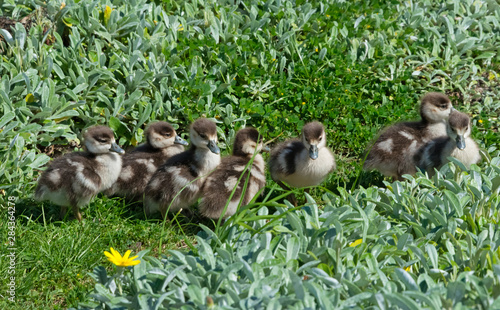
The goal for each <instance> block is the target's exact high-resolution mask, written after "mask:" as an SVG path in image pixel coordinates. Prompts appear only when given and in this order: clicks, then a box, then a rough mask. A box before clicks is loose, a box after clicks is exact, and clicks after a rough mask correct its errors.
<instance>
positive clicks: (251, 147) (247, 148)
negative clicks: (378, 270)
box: [242, 143, 255, 154]
mask: <svg viewBox="0 0 500 310" xmlns="http://www.w3.org/2000/svg"><path fill="white" fill-rule="evenodd" d="M242 151H243V153H245V154H253V153H255V143H245V144H243V147H242Z"/></svg>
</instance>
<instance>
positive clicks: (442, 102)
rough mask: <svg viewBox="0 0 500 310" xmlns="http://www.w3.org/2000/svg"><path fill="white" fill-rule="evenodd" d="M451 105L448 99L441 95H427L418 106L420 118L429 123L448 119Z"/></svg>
mask: <svg viewBox="0 0 500 310" xmlns="http://www.w3.org/2000/svg"><path fill="white" fill-rule="evenodd" d="M451 108H452V105H451V101H450V98H448V96H446V95H445V94H442V93H427V94H426V95H425V96H424V97H423V98H422V103H421V104H420V116H421V117H422V119H423V120H426V121H427V122H429V123H438V122H441V121H443V120H446V119H448V117H449V115H450V111H451Z"/></svg>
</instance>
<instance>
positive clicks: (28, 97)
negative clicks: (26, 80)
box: [24, 93, 35, 103]
mask: <svg viewBox="0 0 500 310" xmlns="http://www.w3.org/2000/svg"><path fill="white" fill-rule="evenodd" d="M24 100H25V101H26V103H32V102H33V101H35V96H33V94H32V93H29V94H27V95H26V98H24Z"/></svg>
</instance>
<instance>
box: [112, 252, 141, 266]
mask: <svg viewBox="0 0 500 310" xmlns="http://www.w3.org/2000/svg"><path fill="white" fill-rule="evenodd" d="M110 249H111V253H113V254H110V253H109V252H108V251H104V255H106V257H107V258H108V260H109V261H110V262H112V263H113V264H115V265H116V266H119V267H128V266H135V265H137V264H139V263H140V262H141V261H140V260H134V259H136V258H137V257H139V256H137V255H136V256H134V257H130V258H129V256H130V250H128V251H127V252H125V255H123V257H122V256H121V255H120V253H118V252H117V251H116V250H115V249H113V248H110Z"/></svg>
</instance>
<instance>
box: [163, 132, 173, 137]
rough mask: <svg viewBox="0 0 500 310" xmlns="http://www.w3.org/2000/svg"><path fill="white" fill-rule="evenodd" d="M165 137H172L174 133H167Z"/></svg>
mask: <svg viewBox="0 0 500 310" xmlns="http://www.w3.org/2000/svg"><path fill="white" fill-rule="evenodd" d="M163 135H164V136H165V137H170V136H172V133H170V132H166V133H164V134H163Z"/></svg>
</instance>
